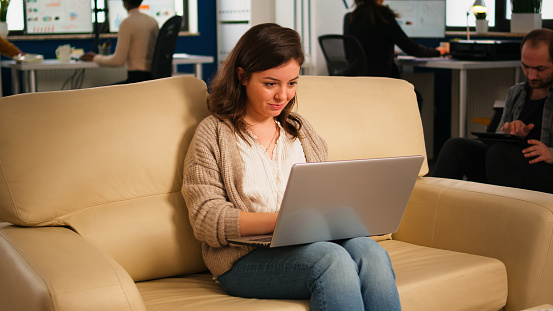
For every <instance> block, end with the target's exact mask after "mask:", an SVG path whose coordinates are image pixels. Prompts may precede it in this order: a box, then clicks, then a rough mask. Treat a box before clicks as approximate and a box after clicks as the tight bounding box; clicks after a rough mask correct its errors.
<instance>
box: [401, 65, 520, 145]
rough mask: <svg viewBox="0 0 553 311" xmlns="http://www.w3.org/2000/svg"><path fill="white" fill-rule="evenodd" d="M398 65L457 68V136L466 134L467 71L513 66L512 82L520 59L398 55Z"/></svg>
mask: <svg viewBox="0 0 553 311" xmlns="http://www.w3.org/2000/svg"><path fill="white" fill-rule="evenodd" d="M397 63H398V64H399V65H400V66H411V67H423V68H441V69H454V70H459V137H466V135H467V71H468V70H471V69H491V68H513V69H514V70H515V74H514V81H513V84H515V83H516V82H518V81H519V79H520V72H521V67H520V60H507V61H461V60H456V59H450V58H415V57H409V56H408V57H398V60H397Z"/></svg>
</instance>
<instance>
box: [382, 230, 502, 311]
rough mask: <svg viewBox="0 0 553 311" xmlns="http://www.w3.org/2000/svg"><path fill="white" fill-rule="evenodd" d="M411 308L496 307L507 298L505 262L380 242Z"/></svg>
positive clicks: (401, 296) (422, 309)
mask: <svg viewBox="0 0 553 311" xmlns="http://www.w3.org/2000/svg"><path fill="white" fill-rule="evenodd" d="M380 245H382V247H384V248H385V249H386V250H387V251H388V254H389V255H390V259H391V260H392V265H393V267H394V271H395V273H396V283H397V285H398V289H399V294H400V299H401V304H402V305H404V306H407V307H408V308H404V310H405V311H410V310H417V311H418V310H420V311H426V310H448V311H454V310H499V309H501V308H502V307H503V306H504V305H505V303H506V301H507V272H506V269H505V265H504V264H503V263H502V262H501V261H499V260H497V259H493V258H488V257H482V256H476V255H470V254H465V253H458V252H452V251H447V250H441V249H436V248H430V247H425V246H418V245H414V244H409V243H405V242H401V241H396V240H390V241H383V242H381V244H380Z"/></svg>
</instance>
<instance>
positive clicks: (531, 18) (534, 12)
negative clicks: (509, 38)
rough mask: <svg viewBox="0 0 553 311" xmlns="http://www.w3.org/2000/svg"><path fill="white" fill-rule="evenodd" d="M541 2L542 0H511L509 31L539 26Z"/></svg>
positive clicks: (521, 30) (540, 21)
mask: <svg viewBox="0 0 553 311" xmlns="http://www.w3.org/2000/svg"><path fill="white" fill-rule="evenodd" d="M541 4H542V0H511V13H512V15H511V32H520V33H527V32H529V31H531V30H532V29H536V28H541V27H542V20H541Z"/></svg>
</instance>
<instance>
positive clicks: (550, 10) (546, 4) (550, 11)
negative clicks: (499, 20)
mask: <svg viewBox="0 0 553 311" xmlns="http://www.w3.org/2000/svg"><path fill="white" fill-rule="evenodd" d="M541 5H542V7H541V19H553V0H543V1H542V2H541ZM505 18H506V19H509V20H510V19H511V0H506V10H505Z"/></svg>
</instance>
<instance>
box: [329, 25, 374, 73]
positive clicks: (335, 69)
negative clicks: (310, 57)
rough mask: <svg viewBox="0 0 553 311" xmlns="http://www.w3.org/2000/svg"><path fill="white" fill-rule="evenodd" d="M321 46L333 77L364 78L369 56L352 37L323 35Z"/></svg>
mask: <svg viewBox="0 0 553 311" xmlns="http://www.w3.org/2000/svg"><path fill="white" fill-rule="evenodd" d="M319 44H320V45H321V49H322V50H323V55H324V58H325V60H326V67H327V69H328V74H329V75H331V76H364V75H366V72H367V56H366V55H365V51H363V47H362V46H361V43H359V41H358V40H357V39H355V38H354V37H352V36H347V35H322V36H320V37H319Z"/></svg>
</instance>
